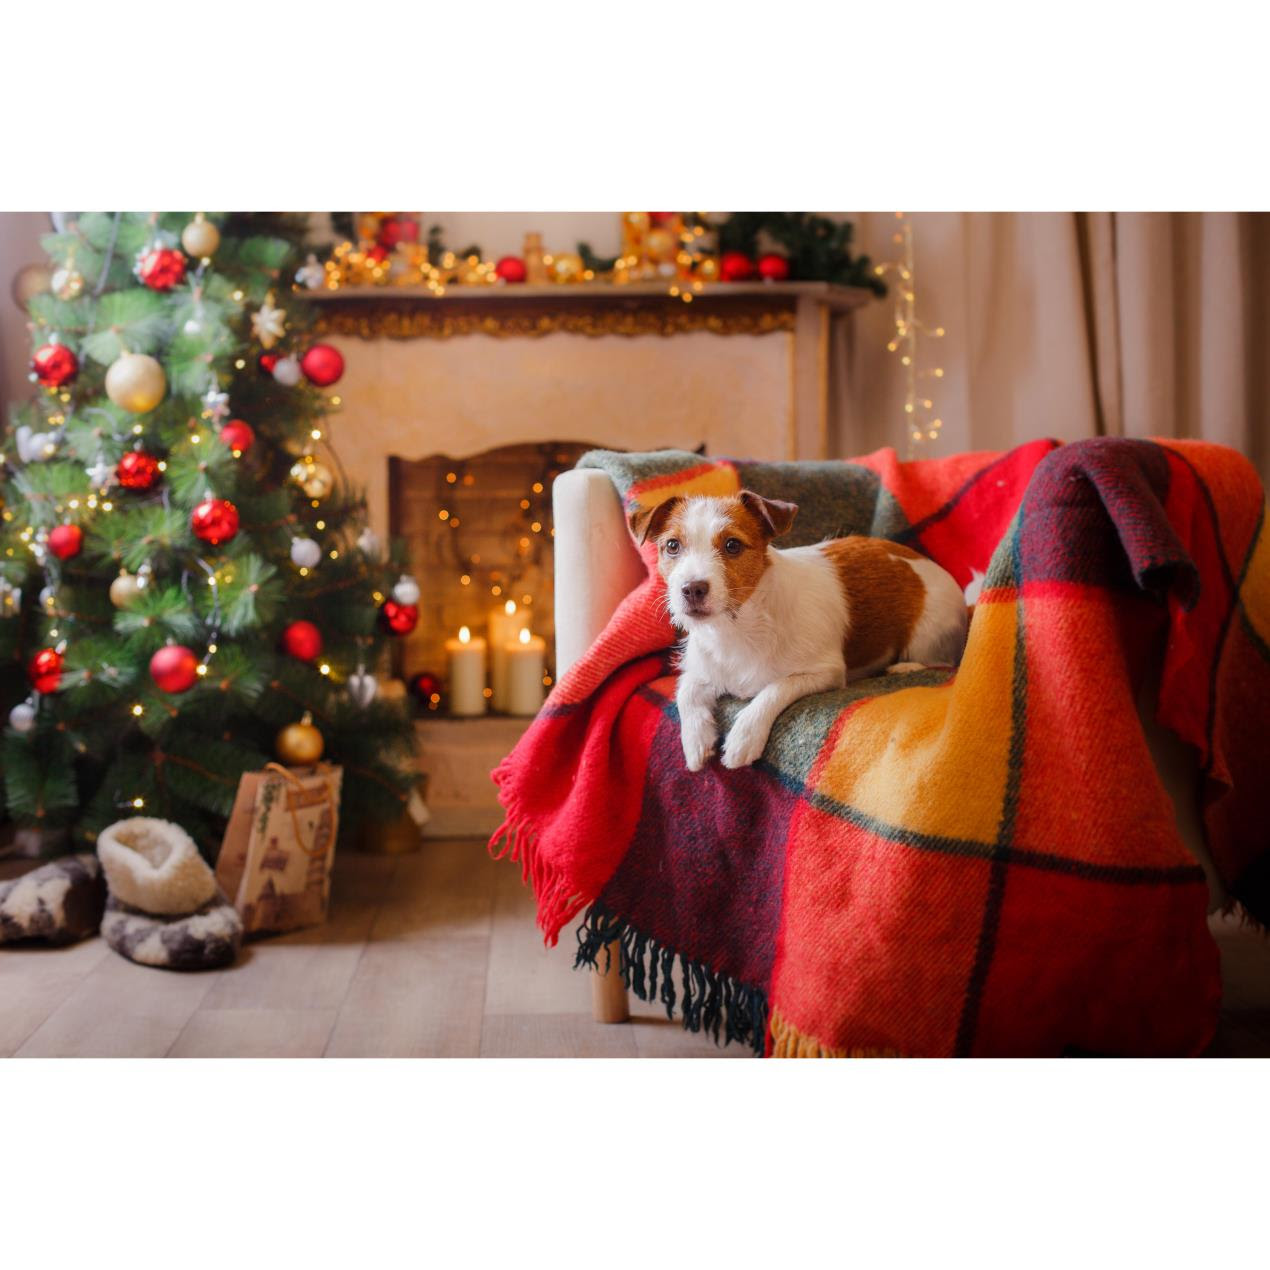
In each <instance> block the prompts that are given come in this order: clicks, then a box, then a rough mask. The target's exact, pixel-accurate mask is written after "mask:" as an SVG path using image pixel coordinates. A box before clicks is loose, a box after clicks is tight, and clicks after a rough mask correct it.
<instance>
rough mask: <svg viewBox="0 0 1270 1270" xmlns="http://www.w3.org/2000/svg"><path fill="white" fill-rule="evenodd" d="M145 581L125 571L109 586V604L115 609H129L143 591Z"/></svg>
mask: <svg viewBox="0 0 1270 1270" xmlns="http://www.w3.org/2000/svg"><path fill="white" fill-rule="evenodd" d="M145 587H146V584H145V579H144V578H141V577H138V576H137V575H136V574H135V573H129V572H128V571H127V570H126V569H121V570H120V571H119V576H118V577H117V578H116V579H115V580H114V581H113V582H112V583H111V584H110V602H111V604H113V605H114V606H115V608H117V609H126V608H130V607H131V606H132V605H133V604H134V603H135V602H136V601H137V599H138V598H139V597H140V595H141V593H142V592H143V591H144V590H145Z"/></svg>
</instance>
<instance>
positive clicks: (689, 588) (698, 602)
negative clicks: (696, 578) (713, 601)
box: [683, 582, 710, 609]
mask: <svg viewBox="0 0 1270 1270" xmlns="http://www.w3.org/2000/svg"><path fill="white" fill-rule="evenodd" d="M709 594H710V584H709V583H708V582H688V583H685V584H684V588H683V597H684V599H685V600H686V601H687V602H688V607H689V608H694V609H695V608H700V607H701V606H702V605H703V604H704V603H705V602H706V596H707V595H709Z"/></svg>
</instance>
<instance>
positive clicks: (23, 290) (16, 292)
mask: <svg viewBox="0 0 1270 1270" xmlns="http://www.w3.org/2000/svg"><path fill="white" fill-rule="evenodd" d="M52 282H53V275H52V273H51V272H50V271H49V267H48V266H47V265H23V266H22V268H21V269H19V270H18V271H17V273H15V274H14V275H13V285H12V287H11V291H12V294H13V303H14V304H16V305H17V306H18V308H20V309H25V308H28V307H29V306H30V303H31V301H32V300H33V299H35V297H36V296H37V295H43V294H44V293H45V292H46V291H47V290H48V289H49V287H50V286H51V285H52Z"/></svg>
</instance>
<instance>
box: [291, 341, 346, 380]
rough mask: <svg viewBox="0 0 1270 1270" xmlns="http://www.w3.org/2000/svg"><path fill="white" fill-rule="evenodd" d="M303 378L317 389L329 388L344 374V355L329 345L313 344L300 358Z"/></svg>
mask: <svg viewBox="0 0 1270 1270" xmlns="http://www.w3.org/2000/svg"><path fill="white" fill-rule="evenodd" d="M300 369H301V370H302V371H304V375H305V378H306V379H307V380H308V381H309V383H311V384H316V385H317V386H318V387H319V388H329V387H330V386H331V385H332V384H333V383H335V382H336V381H337V380H338V379H339V377H340V376H341V375H342V374H343V373H344V354H343V353H341V352H340V350H339V349H338V348H332V347H331V346H330V345H329V344H314V345H313V347H312V348H311V349H309V351H308V352H307V353H305V355H304V356H303V357H302V358H300Z"/></svg>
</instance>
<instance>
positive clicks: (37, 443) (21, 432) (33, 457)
mask: <svg viewBox="0 0 1270 1270" xmlns="http://www.w3.org/2000/svg"><path fill="white" fill-rule="evenodd" d="M13 439H14V441H16V442H17V447H18V458H20V459H21V460H22V462H23V463H43V462H44V460H45V459H51V458H52V457H53V456H54V455H55V454H56V453H57V434H56V433H53V432H33V431H32V430H31V429H30V428H29V427H28V426H27V425H26V424H25V423H24V424H23V425H22V426H21V427H20V428H19V429H18V430H17V431H16V432H15V433H14V434H13Z"/></svg>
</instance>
